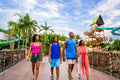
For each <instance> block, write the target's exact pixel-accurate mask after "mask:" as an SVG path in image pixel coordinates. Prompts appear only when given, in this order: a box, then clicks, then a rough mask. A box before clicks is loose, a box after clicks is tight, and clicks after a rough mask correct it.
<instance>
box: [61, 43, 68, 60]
mask: <svg viewBox="0 0 120 80" xmlns="http://www.w3.org/2000/svg"><path fill="white" fill-rule="evenodd" d="M66 45H67V41H65V43H64V45H63V50H62V55H63V61H65V60H66V54H65V53H64V52H65V48H66Z"/></svg>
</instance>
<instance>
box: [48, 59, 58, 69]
mask: <svg viewBox="0 0 120 80" xmlns="http://www.w3.org/2000/svg"><path fill="white" fill-rule="evenodd" d="M50 66H51V67H59V66H60V59H51V63H50Z"/></svg>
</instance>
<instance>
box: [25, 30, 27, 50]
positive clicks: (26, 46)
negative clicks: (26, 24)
mask: <svg viewBox="0 0 120 80" xmlns="http://www.w3.org/2000/svg"><path fill="white" fill-rule="evenodd" d="M25 48H26V49H27V28H26V44H25Z"/></svg>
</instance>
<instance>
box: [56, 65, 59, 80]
mask: <svg viewBox="0 0 120 80" xmlns="http://www.w3.org/2000/svg"><path fill="white" fill-rule="evenodd" d="M56 75H57V80H59V67H56Z"/></svg>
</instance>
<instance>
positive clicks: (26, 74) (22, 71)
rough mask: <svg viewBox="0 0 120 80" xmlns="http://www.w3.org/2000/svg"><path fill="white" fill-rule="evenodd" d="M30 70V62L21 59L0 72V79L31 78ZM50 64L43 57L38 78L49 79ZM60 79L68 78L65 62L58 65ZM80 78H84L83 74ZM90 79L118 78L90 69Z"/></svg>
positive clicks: (66, 79)
mask: <svg viewBox="0 0 120 80" xmlns="http://www.w3.org/2000/svg"><path fill="white" fill-rule="evenodd" d="M75 71H76V69H75V68H74V71H73V73H72V75H73V78H74V79H73V80H78V79H77V74H76V72H75ZM31 76H32V71H31V64H30V62H26V60H23V61H21V62H20V63H18V64H17V65H15V66H13V67H12V68H10V69H9V70H7V71H6V72H4V73H2V74H0V80H32V78H31ZM49 78H50V65H49V63H48V58H47V57H44V59H43V61H42V62H41V65H40V73H39V77H38V80H50V79H49ZM60 80H68V73H67V63H62V64H61V67H60ZM81 80H86V78H85V76H83V77H82V79H81ZM90 80H119V79H116V78H114V77H112V76H110V75H107V74H105V73H102V72H100V71H97V70H94V69H91V75H90Z"/></svg>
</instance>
